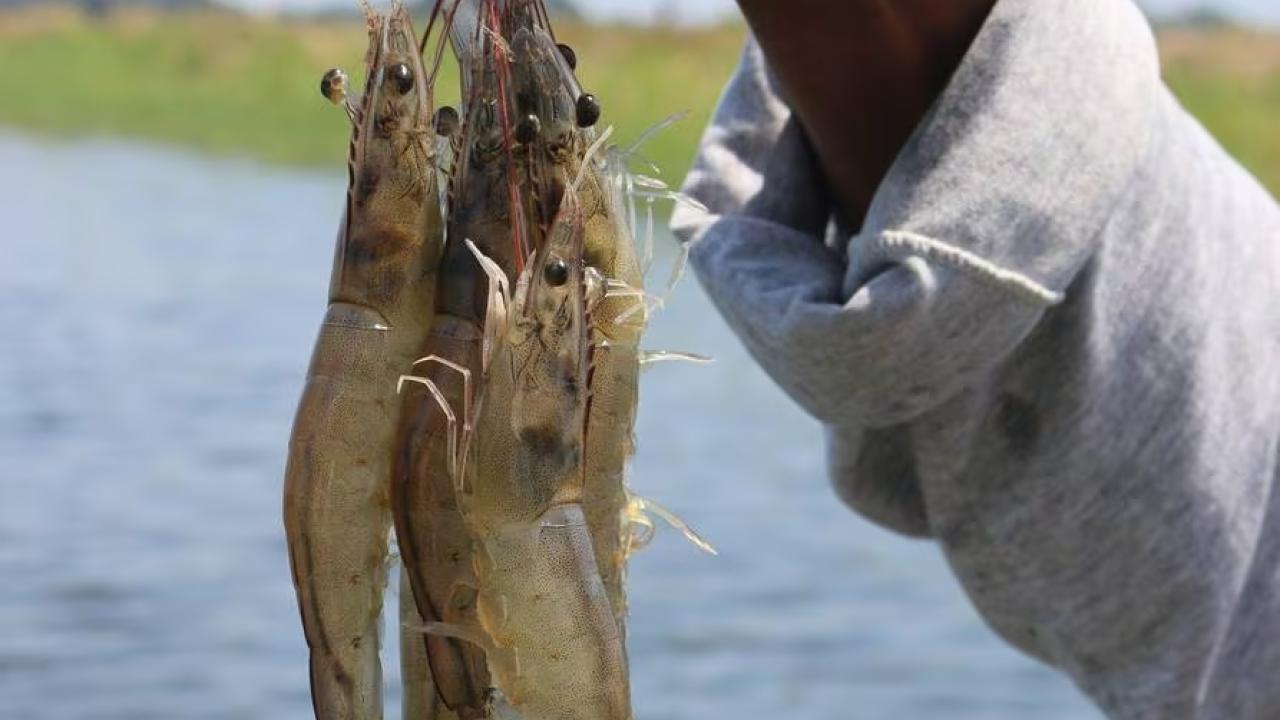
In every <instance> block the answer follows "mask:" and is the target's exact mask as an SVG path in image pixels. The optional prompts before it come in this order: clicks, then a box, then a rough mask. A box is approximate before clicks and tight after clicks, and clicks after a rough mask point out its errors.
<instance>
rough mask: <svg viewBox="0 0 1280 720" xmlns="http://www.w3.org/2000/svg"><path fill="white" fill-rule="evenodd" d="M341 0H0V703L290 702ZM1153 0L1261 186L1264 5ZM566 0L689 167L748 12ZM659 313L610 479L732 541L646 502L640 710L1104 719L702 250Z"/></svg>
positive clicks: (340, 175)
mask: <svg viewBox="0 0 1280 720" xmlns="http://www.w3.org/2000/svg"><path fill="white" fill-rule="evenodd" d="M353 9H354V0H351V1H350V2H347V1H346V0H341V1H339V2H323V1H320V0H235V2H234V4H231V3H228V4H226V5H218V4H214V3H211V2H205V1H203V0H167V1H161V0H153V1H152V2H146V3H143V2H126V1H125V0H119V1H112V0H83V2H80V3H73V4H57V3H49V2H44V1H41V2H15V1H14V0H0V212H2V213H3V216H4V219H5V222H4V225H3V230H0V577H3V581H2V582H0V720H43V719H46V718H47V719H50V720H63V719H68V720H70V719H78V718H94V719H97V718H103V719H113V718H121V719H123V718H128V719H130V720H144V719H146V718H198V719H209V720H213V719H215V718H216V719H218V720H231V719H233V718H239V719H246V720H247V719H257V718H262V719H266V718H271V719H273V720H275V719H280V718H305V717H307V716H308V713H309V712H310V703H309V700H308V689H307V667H306V657H305V648H304V645H303V640H302V634H301V630H300V625H299V621H298V618H297V610H296V604H295V601H294V597H293V589H292V586H291V584H290V580H289V568H288V561H287V558H286V554H285V546H284V539H283V535H282V530H281V521H280V486H281V477H282V472H283V465H284V458H285V445H286V441H287V438H288V433H289V426H290V422H291V420H292V412H293V408H294V404H295V402H296V400H297V397H298V393H299V391H300V389H301V384H302V378H303V374H304V372H305V367H306V362H307V359H308V356H309V353H310V349H311V343H312V341H313V339H314V334H315V331H316V327H317V323H318V321H319V319H320V316H321V314H322V312H323V310H324V303H325V293H326V289H327V284H328V277H329V265H330V261H331V259H332V244H333V238H334V234H335V231H336V228H337V224H338V220H339V216H340V214H341V205H342V202H343V195H344V190H345V179H344V176H345V165H344V162H345V154H346V143H347V122H346V120H345V118H344V116H343V115H342V113H341V112H340V111H339V110H337V109H336V108H333V107H331V106H329V105H328V104H327V103H326V102H325V101H324V100H322V99H321V97H320V95H319V93H318V92H317V85H318V81H319V79H320V75H321V73H322V72H323V71H324V70H325V69H326V68H328V67H330V66H333V65H342V66H344V67H346V68H348V69H349V70H351V71H352V73H353V75H359V70H360V59H361V56H362V55H363V52H364V47H365V34H364V32H363V29H362V27H361V24H360V22H359V21H358V19H357V18H355V16H354V15H353V14H352V10H353ZM1147 9H1148V10H1149V11H1150V13H1151V14H1152V15H1153V17H1154V18H1155V19H1156V20H1157V21H1158V25H1159V30H1158V32H1159V39H1160V44H1161V48H1162V52H1163V54H1164V57H1165V68H1166V75H1167V78H1168V80H1169V82H1170V84H1171V85H1172V86H1173V87H1174V89H1175V91H1176V92H1177V93H1178V94H1179V95H1180V96H1181V98H1182V99H1183V101H1184V102H1185V104H1186V105H1187V106H1188V107H1189V108H1190V109H1191V110H1192V112H1194V113H1195V114H1197V115H1198V116H1200V117H1201V118H1202V119H1203V120H1204V122H1205V123H1206V124H1207V125H1208V127H1209V128H1210V129H1211V130H1212V131H1213V132H1214V133H1215V134H1216V135H1217V136H1218V137H1219V138H1220V139H1221V141H1222V142H1223V143H1224V144H1225V145H1226V146H1227V147H1228V149H1230V150H1231V151H1232V152H1233V153H1234V154H1235V155H1236V156H1237V157H1238V158H1239V159H1240V160H1241V162H1243V163H1244V164H1245V165H1246V166H1248V167H1249V168H1250V169H1251V170H1253V171H1254V172H1255V173H1256V174H1257V175H1258V176H1259V177H1260V178H1261V179H1262V180H1263V181H1264V182H1265V183H1266V184H1268V186H1269V187H1270V188H1272V190H1273V192H1274V191H1276V189H1278V188H1280V132H1277V127H1278V124H1277V118H1280V34H1277V33H1278V32H1280V31H1278V30H1277V29H1276V28H1277V27H1278V26H1280V6H1278V5H1277V4H1275V3H1274V2H1273V1H1272V0H1231V1H1228V0H1222V1H1220V2H1216V3H1209V4H1203V3H1199V4H1197V3H1186V2H1175V1H1173V0H1165V1H1163V2H1157V1H1156V0H1152V1H1151V2H1150V3H1149V4H1148V5H1147ZM560 10H561V13H560V19H559V24H558V30H559V32H560V34H561V36H562V39H564V40H565V41H567V42H568V43H570V44H571V45H573V46H574V47H575V48H576V49H577V52H578V56H579V57H580V58H581V64H580V67H579V73H580V75H581V77H582V79H583V82H584V84H585V85H586V87H587V88H588V89H589V90H591V91H593V92H594V93H595V94H596V95H598V96H599V97H600V98H601V99H602V101H603V104H604V107H605V116H606V120H607V121H608V122H610V123H613V124H614V125H616V126H617V128H618V133H619V135H618V136H619V137H621V138H623V139H626V138H632V137H635V136H636V135H637V134H639V133H640V132H641V131H642V130H643V129H644V128H646V127H648V126H650V125H652V124H653V123H655V122H657V121H659V120H660V119H662V117H663V116H665V115H666V114H668V113H672V112H676V111H679V110H688V111H690V115H689V117H688V118H687V119H685V120H684V121H683V122H681V123H679V124H678V125H676V126H675V127H673V128H672V129H670V130H668V131H665V132H663V133H662V134H661V135H659V136H658V137H657V138H655V139H654V140H653V141H652V143H651V144H650V145H649V146H648V152H647V154H648V156H649V157H650V159H652V160H653V161H654V162H655V163H657V164H658V165H659V166H660V167H662V168H663V169H664V170H665V173H666V177H668V178H669V179H670V180H671V181H672V182H673V183H675V182H678V180H679V178H680V177H681V176H682V174H683V173H684V172H685V171H686V169H687V167H688V163H689V159H690V157H691V155H692V152H693V148H694V145H695V143H696V140H697V137H698V135H699V134H700V133H701V130H702V127H703V126H704V124H705V122H706V119H707V117H708V115H709V113H710V111H711V108H712V106H713V104H714V102H715V99H716V97H717V95H718V93H719V90H720V87H721V85H722V83H723V82H724V80H725V78H726V77H727V75H728V73H729V72H730V69H731V68H732V66H733V65H734V63H735V61H736V57H737V53H738V51H739V49H740V46H741V42H742V38H743V34H744V31H743V28H742V27H741V25H740V24H739V23H738V22H737V21H735V20H734V17H733V14H732V10H733V7H732V4H731V2H730V1H729V0H681V1H680V2H675V1H674V0H629V1H628V2H625V3H624V2H616V1H615V0H576V3H575V4H574V5H572V6H568V5H565V4H564V3H561V4H560ZM421 15H422V13H420V16H421ZM357 82H358V79H357ZM454 85H455V82H454V80H453V78H452V77H447V78H446V79H445V80H444V81H443V84H442V87H444V88H447V89H446V90H445V91H444V95H445V97H446V99H447V98H448V97H449V96H450V92H451V90H450V89H451V88H453V87H454ZM452 93H453V95H456V91H452ZM661 244H662V245H663V247H664V248H666V250H665V251H664V252H666V253H667V257H668V258H669V257H670V255H671V253H670V247H669V246H670V241H666V242H663V243H661ZM649 344H650V345H651V346H652V347H653V348H661V349H677V350H689V351H695V352H701V353H706V354H710V355H714V356H715V357H716V358H717V363H716V364H715V365H714V366H712V367H710V368H686V367H661V368H658V369H655V370H654V371H652V372H651V373H649V374H647V375H646V376H645V378H644V380H643V383H644V387H643V396H642V404H641V408H640V421H639V430H638V434H639V439H640V451H639V454H638V456H637V457H636V460H635V463H634V467H633V472H632V480H631V482H632V484H633V486H634V487H635V488H636V489H637V490H638V491H639V492H640V493H641V494H644V495H646V496H649V497H652V498H654V499H656V500H658V501H660V502H663V503H665V504H666V505H668V506H670V507H672V508H674V509H676V510H677V511H678V512H680V513H681V514H682V515H683V516H684V517H685V518H686V519H687V520H688V521H690V522H691V523H692V524H693V525H695V526H696V527H697V528H698V529H699V530H701V531H702V532H703V534H705V535H706V536H707V537H709V538H710V539H711V540H712V541H713V542H715V543H716V544H717V545H718V547H719V549H720V551H721V555H720V556H719V557H715V558H711V557H707V556H703V555H700V554H698V553H697V552H696V551H695V550H694V549H693V548H692V547H691V546H689V545H688V544H687V543H684V542H683V541H682V540H681V539H680V538H679V536H678V534H676V533H673V532H667V533H663V534H662V535H661V536H660V538H659V539H658V540H657V541H656V542H655V544H654V545H653V546H652V547H651V548H650V549H648V550H646V551H645V552H644V553H642V554H640V555H639V556H637V557H636V558H635V561H634V564H633V571H632V575H631V595H632V598H633V611H632V620H631V640H630V642H631V653H632V658H633V681H634V694H635V707H636V715H637V717H638V718H640V719H641V720H677V719H691V718H699V719H702V718H774V717H788V718H796V719H799V718H832V717H848V718H870V719H877V718H886V719H887V718H894V719H900V718H913V719H915V718H918V719H929V718H949V719H961V720H1012V719H1014V718H1019V719H1025V718H1037V719H1045V720H1049V719H1056V720H1067V719H1070V720H1097V719H1098V718H1099V715H1098V713H1097V712H1096V711H1094V710H1092V709H1091V708H1090V707H1089V706H1088V704H1087V703H1085V702H1084V701H1083V700H1082V699H1080V697H1079V696H1078V694H1077V693H1076V691H1075V690H1074V689H1073V688H1072V687H1071V686H1070V684H1069V683H1068V682H1067V681H1065V680H1063V679H1061V678H1059V677H1058V676H1057V675H1055V674H1054V673H1053V672H1052V671H1050V670H1048V669H1046V668H1043V667H1041V666H1039V665H1038V664H1036V663H1035V662H1033V661H1031V660H1028V659H1026V658H1023V657H1021V656H1019V655H1018V654H1016V653H1015V652H1013V651H1012V650H1009V649H1007V648H1005V647H1004V646H1003V645H1001V644H1000V642H998V641H997V640H995V639H994V638H993V637H992V636H991V634H990V632H989V631H988V630H987V629H986V628H985V627H984V626H983V624H982V622H981V620H980V619H979V618H978V617H976V615H975V614H974V613H973V611H972V610H971V609H970V608H969V607H968V604H967V602H966V600H965V598H964V597H963V594H962V592H961V591H960V589H959V588H958V587H957V586H956V584H955V582H954V581H953V580H952V579H951V578H950V575H949V573H948V570H947V568H946V565H945V561H944V560H943V558H942V557H941V556H940V554H939V553H938V551H937V550H936V549H935V548H934V547H933V546H931V545H929V544H926V543H917V542H912V541H907V540H904V539H900V538H897V537H894V536H892V535H889V534H888V533H886V532H883V531H880V530H878V529H876V528H873V527H871V526H870V525H868V524H867V523H865V522H864V521H862V520H860V519H858V518H857V517H855V516H853V515H852V514H850V513H849V512H847V511H845V510H844V509H842V507H841V506H840V505H839V504H838V502H837V501H836V499H835V496H834V494H833V493H832V491H831V490H830V489H829V488H828V486H827V483H826V480H825V479H824V476H823V469H822V453H821V445H820V442H821V438H820V433H819V430H818V428H817V426H816V425H815V424H814V423H813V422H812V421H810V420H809V419H808V418H806V417H804V416H802V415H801V414H799V413H798V412H797V411H796V410H795V409H793V408H792V407H791V405H790V404H789V403H788V402H787V401H786V400H785V398H783V397H782V396H781V395H780V394H779V393H778V391H777V390H775V389H774V388H773V387H772V386H771V385H770V384H769V383H768V382H767V381H766V379H765V378H764V377H763V376H762V375H761V373H760V372H759V371H758V370H757V369H755V368H754V367H753V366H752V364H751V363H750V362H749V360H748V359H747V358H746V357H745V356H744V354H743V352H742V350H741V349H740V347H739V346H738V345H737V343H736V342H735V341H734V339H733V338H732V337H731V336H730V335H729V334H728V333H727V332H726V330H725V329H724V328H723V327H722V324H721V323H720V322H719V321H718V319H717V318H716V317H715V315H714V312H713V311H712V309H711V308H710V306H709V305H708V303H707V301H706V299H705V298H704V297H703V295H702V293H701V291H700V290H699V289H698V287H697V285H696V282H694V281H692V280H690V281H687V282H685V283H684V284H683V285H682V286H681V288H680V289H679V291H678V292H677V294H676V297H675V298H674V299H673V301H672V302H671V303H670V304H669V309H668V310H666V311H665V312H664V313H662V314H661V315H659V316H658V318H657V319H656V320H655V323H654V326H653V329H652V331H651V333H650V335H649ZM389 601H390V609H391V612H392V613H393V614H392V615H391V617H394V607H395V603H394V594H393V595H391V596H390V598H389ZM394 627H395V626H394V621H392V622H391V623H390V624H389V625H388V629H389V631H390V632H389V633H388V637H389V638H392V639H394ZM389 645H390V646H389V647H387V649H386V652H385V656H386V668H387V675H388V683H387V684H388V707H389V708H395V707H396V703H397V702H398V692H399V686H398V668H397V665H396V649H395V647H394V642H392V643H389ZM388 715H389V717H395V716H398V714H397V713H396V712H395V711H391V712H389V713H388Z"/></svg>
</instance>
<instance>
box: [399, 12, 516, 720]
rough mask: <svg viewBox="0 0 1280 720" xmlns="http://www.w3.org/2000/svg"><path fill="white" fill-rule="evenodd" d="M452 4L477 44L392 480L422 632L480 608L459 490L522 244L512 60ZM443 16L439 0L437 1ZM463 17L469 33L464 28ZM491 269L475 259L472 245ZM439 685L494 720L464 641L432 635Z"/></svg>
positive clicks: (471, 713)
mask: <svg viewBox="0 0 1280 720" xmlns="http://www.w3.org/2000/svg"><path fill="white" fill-rule="evenodd" d="M466 9H467V7H466V6H462V5H454V6H453V9H452V10H451V11H450V12H449V13H448V15H449V16H454V15H455V14H457V17H456V18H454V24H453V25H452V26H451V27H450V32H451V34H452V35H453V36H454V40H455V44H457V43H460V42H466V43H472V42H474V43H475V45H474V51H475V53H476V56H475V57H474V58H473V59H472V61H471V62H464V63H462V69H463V80H464V84H465V85H466V91H465V93H464V98H465V99H466V104H465V106H464V107H463V108H462V110H463V112H462V118H461V119H462V123H461V127H460V128H459V129H458V131H457V137H456V138H455V139H454V142H455V145H456V147H457V148H458V153H457V154H458V157H457V158H456V161H455V167H454V172H453V175H452V177H451V179H450V188H449V221H448V234H447V235H448V239H447V241H446V243H445V249H444V254H443V257H442V260H441V265H440V278H441V281H440V287H439V289H438V292H437V297H436V301H435V320H434V323H433V327H432V330H431V332H430V334H429V336H428V337H427V338H426V341H425V343H424V344H423V345H422V346H421V348H420V349H419V353H418V357H419V358H420V362H418V363H416V364H415V367H414V369H413V373H412V374H411V375H410V376H409V377H406V378H404V382H403V383H402V390H403V395H404V398H403V402H404V410H403V420H402V423H401V428H400V434H399V440H398V441H397V442H398V452H397V455H396V463H395V468H394V472H393V476H392V497H391V501H392V502H391V506H392V515H393V517H394V521H395V527H396V537H397V539H398V540H399V543H400V550H401V556H402V560H403V563H404V568H405V570H406V572H407V574H408V576H409V580H410V586H411V588H412V592H413V597H414V600H415V603H416V606H417V610H418V612H419V613H420V614H421V616H422V620H423V623H424V627H435V626H439V625H442V624H443V625H450V626H462V625H466V624H469V623H470V619H471V618H473V617H474V615H475V611H476V610H475V604H476V587H477V582H476V580H475V571H474V565H475V563H474V556H473V544H472V541H471V535H470V534H469V532H468V530H467V528H466V526H465V523H464V520H463V517H462V513H461V509H460V507H459V488H458V487H457V485H458V484H459V483H460V481H461V480H462V479H463V478H464V477H465V474H466V469H465V467H464V466H465V459H466V458H467V457H469V456H470V453H469V451H468V450H467V447H468V444H469V438H470V437H471V436H472V434H473V433H472V429H473V423H474V418H475V415H476V412H477V410H478V406H479V402H478V400H479V397H480V392H479V391H480V388H482V387H483V382H484V380H485V375H486V370H487V368H486V367H485V363H484V358H485V356H486V353H485V350H486V347H487V346H489V345H491V344H492V342H493V341H494V337H493V328H495V327H497V326H498V325H500V324H501V323H498V322H491V316H492V315H493V314H494V313H499V314H500V313H501V310H500V308H498V307H496V306H495V305H494V304H493V303H492V302H491V293H490V288H491V285H492V284H493V283H494V282H495V280H494V279H493V278H495V277H496V278H498V280H496V282H500V283H504V284H505V283H506V282H507V279H508V278H510V277H514V274H515V272H516V268H517V265H518V264H519V263H521V262H523V258H524V249H523V248H524V247H526V246H527V245H528V242H529V241H528V238H527V236H526V234H525V225H524V224H523V222H522V220H523V215H522V209H521V208H522V202H521V200H520V199H519V188H518V187H517V186H516V185H515V184H514V182H513V178H514V175H515V172H516V169H515V166H514V159H513V158H512V156H511V152H510V141H509V136H510V133H509V132H508V131H507V126H508V125H509V115H508V111H509V108H510V107H511V106H512V103H513V101H512V99H511V97H510V92H509V89H510V88H509V83H508V80H507V78H506V73H507V60H506V58H505V54H504V53H505V48H504V47H503V44H502V43H501V42H500V38H497V37H494V36H492V35H490V34H487V33H482V32H481V30H482V26H481V25H480V24H479V23H480V20H481V18H479V16H478V15H476V14H470V15H469V14H465V12H463V11H465V10H466ZM436 11H437V13H439V12H440V11H441V7H440V4H438V5H437V8H436ZM469 23H471V24H472V25H471V26H470V28H469V30H466V31H464V30H462V29H461V28H462V27H463V26H467V25H468V24H469ZM473 248H474V249H475V251H476V252H478V253H482V254H483V256H484V257H485V259H486V260H487V261H488V262H489V263H491V265H490V266H484V265H481V264H480V263H479V262H477V256H476V255H475V254H473V251H472V249H473ZM419 641H420V642H423V643H425V648H426V655H427V657H428V659H429V662H430V665H431V671H432V676H433V677H434V679H435V682H436V688H437V691H438V693H439V696H440V698H441V699H442V700H443V702H444V704H445V705H446V706H447V707H448V708H449V709H450V710H452V711H453V712H455V713H457V715H458V716H459V717H460V718H463V719H464V720H469V719H470V718H485V717H489V716H490V711H491V698H490V692H489V688H490V684H491V683H490V677H489V671H488V665H487V663H486V657H485V654H484V651H483V648H482V646H481V645H480V644H477V643H475V642H472V641H471V640H469V639H468V638H464V637H457V636H449V635H444V634H440V633H427V634H426V635H425V637H423V638H420V640H419Z"/></svg>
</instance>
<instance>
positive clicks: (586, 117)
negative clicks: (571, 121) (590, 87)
mask: <svg viewBox="0 0 1280 720" xmlns="http://www.w3.org/2000/svg"><path fill="white" fill-rule="evenodd" d="M577 115H578V118H577V119H578V127H581V128H589V127H591V126H592V125H595V124H596V123H597V122H599V121H600V101H599V100H596V96H595V95H592V94H590V93H583V94H581V95H579V96H578V106H577Z"/></svg>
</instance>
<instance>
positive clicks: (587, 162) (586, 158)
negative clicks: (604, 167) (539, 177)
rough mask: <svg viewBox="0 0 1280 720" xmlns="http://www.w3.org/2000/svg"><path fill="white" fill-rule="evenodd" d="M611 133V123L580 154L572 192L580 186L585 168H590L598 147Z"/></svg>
mask: <svg viewBox="0 0 1280 720" xmlns="http://www.w3.org/2000/svg"><path fill="white" fill-rule="evenodd" d="M611 135H613V126H612V125H610V126H609V127H607V128H605V129H604V132H602V133H600V137H599V138H596V141H595V142H593V143H591V146H590V147H588V148H587V151H586V152H585V153H583V154H582V165H580V166H579V167H578V176H577V177H575V178H574V180H573V186H572V187H573V192H574V193H577V192H578V189H579V188H581V187H582V181H583V180H584V179H586V177H587V170H589V169H590V168H591V163H592V162H593V161H594V160H595V156H596V155H597V154H598V153H599V152H600V148H602V147H604V144H605V143H606V142H608V141H609V136H611Z"/></svg>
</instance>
